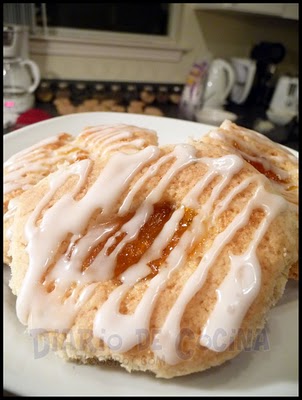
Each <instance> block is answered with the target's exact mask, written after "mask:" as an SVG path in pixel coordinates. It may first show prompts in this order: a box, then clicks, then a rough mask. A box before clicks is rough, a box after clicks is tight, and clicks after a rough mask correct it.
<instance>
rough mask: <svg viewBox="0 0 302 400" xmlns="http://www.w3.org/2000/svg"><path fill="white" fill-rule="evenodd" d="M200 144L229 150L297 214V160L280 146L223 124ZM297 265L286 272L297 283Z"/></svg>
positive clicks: (228, 123) (249, 131)
mask: <svg viewBox="0 0 302 400" xmlns="http://www.w3.org/2000/svg"><path fill="white" fill-rule="evenodd" d="M201 140H202V141H203V142H207V143H212V144H214V145H219V146H222V147H224V148H230V151H232V152H233V153H238V154H240V155H241V156H242V157H243V158H244V159H245V160H246V161H247V162H249V163H250V164H251V165H252V166H253V167H254V168H256V169H257V170H258V171H259V172H260V173H262V174H264V175H265V176H266V177H267V178H268V179H270V181H271V182H272V184H273V185H274V187H275V188H276V189H277V190H278V191H279V192H280V193H281V194H282V195H283V196H284V197H285V198H286V200H288V201H289V202H290V203H292V204H293V205H294V206H296V211H297V213H298V186H299V184H298V159H297V158H296V157H295V156H294V155H293V154H292V153H290V152H289V151H288V150H287V149H286V148H285V147H284V146H281V145H280V144H278V143H275V142H273V141H272V140H270V139H269V138H267V137H266V136H264V135H262V134H260V133H258V132H255V131H253V130H250V129H247V128H244V127H241V126H238V125H236V124H235V123H233V122H231V121H228V120H226V121H224V122H223V123H222V124H221V126H220V127H219V128H217V129H213V130H212V131H211V132H209V133H208V134H207V135H205V136H203V137H202V138H201ZM298 275H299V272H298V262H297V263H295V265H293V266H292V268H291V269H290V278H292V279H296V280H298Z"/></svg>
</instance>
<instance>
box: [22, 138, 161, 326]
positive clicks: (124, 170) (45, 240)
mask: <svg viewBox="0 0 302 400" xmlns="http://www.w3.org/2000/svg"><path fill="white" fill-rule="evenodd" d="M158 154H159V149H158V148H157V147H155V146H149V147H147V148H145V149H144V150H142V151H141V152H139V153H136V154H133V155H131V158H130V155H127V154H123V153H120V154H114V155H113V156H112V157H111V158H110V160H109V161H108V163H107V164H106V165H105V167H104V169H103V171H102V173H101V174H100V175H99V177H98V179H97V180H96V181H95V182H94V184H93V185H92V186H91V188H90V189H89V191H88V192H87V193H86V194H85V196H83V197H82V198H81V199H80V200H79V201H76V200H74V198H73V197H74V196H75V194H76V193H77V192H78V191H79V190H80V188H81V187H82V185H83V183H84V182H85V179H86V175H87V173H88V170H89V165H90V163H91V161H89V160H82V161H79V162H77V163H74V164H72V165H71V166H68V167H67V168H66V169H64V170H62V171H58V172H56V173H54V174H52V175H51V177H50V179H49V186H50V190H49V191H48V193H47V194H46V195H45V196H44V197H43V198H42V199H41V201H40V202H39V204H38V205H37V207H36V208H35V210H34V212H33V213H32V214H31V216H30V218H29V219H28V221H27V223H26V226H25V235H26V239H27V242H28V246H27V252H28V254H29V267H28V271H27V274H26V277H25V280H24V284H23V285H22V288H21V292H20V294H19V296H18V299H17V314H18V317H19V319H20V321H21V322H22V323H24V324H26V321H27V320H28V317H29V313H30V308H32V309H34V308H33V305H32V304H33V303H34V304H35V307H36V310H35V313H36V315H39V312H38V309H41V312H42V310H43V301H41V298H39V296H37V297H36V296H35V298H34V301H33V299H31V296H30V293H33V291H34V289H37V292H39V291H41V290H42V292H43V290H44V289H41V288H40V286H39V284H38V285H37V282H39V278H38V277H40V278H41V276H42V275H43V274H44V273H45V271H46V270H47V268H48V267H49V266H50V265H51V263H52V262H53V256H54V255H55V253H56V251H57V249H58V248H59V246H60V244H61V242H62V241H64V239H65V238H66V236H67V234H68V233H72V234H73V235H79V234H81V233H82V232H81V230H82V229H83V226H85V223H87V221H88V220H89V218H90V216H91V214H92V212H93V211H95V210H96V209H99V208H101V209H102V214H103V215H106V214H107V213H108V212H109V211H110V209H111V207H112V205H113V204H115V203H116V202H117V201H118V200H119V197H120V196H121V194H122V192H123V190H124V188H125V187H126V186H127V184H129V182H130V181H131V179H133V177H134V176H135V175H136V174H137V173H138V171H139V170H140V169H141V168H142V167H143V166H144V165H145V164H146V163H148V162H150V161H151V160H152V159H154V158H156V157H157V156H158ZM72 175H79V181H78V182H77V184H76V186H75V188H74V189H73V190H72V191H71V192H69V193H68V194H65V195H64V196H62V197H61V198H60V199H59V200H58V201H57V202H56V203H55V204H54V206H53V207H51V208H50V209H48V210H47V211H46V212H45V213H44V216H43V218H42V221H41V224H40V226H39V227H37V226H36V220H37V218H38V217H39V215H40V213H41V211H42V210H43V209H44V208H45V206H46V205H47V204H48V202H49V200H50V199H51V198H52V197H53V195H54V193H55V192H56V191H57V189H58V188H59V187H61V186H62V184H64V182H65V181H66V180H67V178H68V177H70V176H72ZM100 193H102V196H100V195H99V194H100ZM75 215H77V218H74V216H75ZM105 231H106V229H105ZM100 234H101V232H97V235H100ZM61 265H63V266H64V263H62V261H61ZM77 265H78V264H77ZM71 266H72V268H73V265H72V264H70V265H69V268H70V267H71ZM67 270H68V267H67ZM89 270H90V271H94V270H93V265H92V266H91V268H89ZM98 270H99V271H100V273H102V269H100V268H99V269H98ZM90 273H92V272H90ZM61 276H63V277H64V270H62V269H61V270H60V271H59V273H58V277H59V282H58V283H60V287H61V288H58V290H61V292H62V291H64V290H66V288H68V287H69V285H70V283H71V282H70V280H68V279H66V280H65V279H63V278H60V277H61ZM33 285H34V286H33ZM36 286H37V287H36ZM58 290H56V296H58V293H57V291H58ZM53 292H55V291H53ZM53 292H52V293H53ZM52 296H54V294H53V295H52ZM57 308H58V305H57ZM55 309H56V308H54V312H55ZM48 313H49V318H48V320H49V321H50V320H51V314H50V310H48ZM65 315H66V312H65V313H63V311H62V315H61V320H60V323H61V324H63V325H64V324H66V322H65ZM55 320H56V321H58V320H59V317H58V312H57V311H56V316H55ZM40 322H41V321H39V318H37V322H36V321H33V320H32V321H31V326H32V327H37V326H38V327H41V326H39V325H40ZM60 323H59V322H58V325H60ZM60 327H61V325H60ZM48 328H49V326H48ZM59 329H60V328H59Z"/></svg>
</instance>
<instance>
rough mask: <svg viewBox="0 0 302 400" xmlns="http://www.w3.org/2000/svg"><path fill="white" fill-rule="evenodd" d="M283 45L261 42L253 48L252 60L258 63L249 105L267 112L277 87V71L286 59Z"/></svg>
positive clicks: (248, 100)
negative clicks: (278, 66)
mask: <svg viewBox="0 0 302 400" xmlns="http://www.w3.org/2000/svg"><path fill="white" fill-rule="evenodd" d="M285 54H286V51H285V47H284V46H283V45H282V44H281V43H273V42H260V43H259V44H257V45H256V46H255V47H253V49H252V51H251V54H250V58H251V59H252V60H255V62H256V73H255V77H254V82H253V86H252V89H251V91H250V94H249V96H248V99H247V103H249V104H250V105H256V106H260V107H261V108H263V109H264V110H266V109H267V108H268V106H269V103H270V101H271V98H272V95H273V93H274V89H275V85H276V79H277V78H276V69H277V64H279V63H280V62H281V61H282V60H283V59H284V57H285Z"/></svg>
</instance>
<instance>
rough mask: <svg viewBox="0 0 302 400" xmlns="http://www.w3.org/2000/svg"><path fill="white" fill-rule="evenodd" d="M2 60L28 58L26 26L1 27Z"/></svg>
mask: <svg viewBox="0 0 302 400" xmlns="http://www.w3.org/2000/svg"><path fill="white" fill-rule="evenodd" d="M3 58H4V59H5V58H22V59H28V58H29V49H28V27H27V26H24V25H4V26H3Z"/></svg>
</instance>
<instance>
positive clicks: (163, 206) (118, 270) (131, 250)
mask: <svg viewBox="0 0 302 400" xmlns="http://www.w3.org/2000/svg"><path fill="white" fill-rule="evenodd" d="M174 210H175V206H174V205H173V204H172V203H170V202H163V203H158V204H155V205H154V209H153V213H152V214H151V216H150V217H149V219H148V220H147V222H146V223H145V224H144V226H142V228H141V229H140V230H139V232H138V235H137V237H136V239H134V240H132V241H131V242H128V243H126V244H125V245H124V246H123V248H122V249H121V250H120V251H119V253H118V254H117V256H116V267H115V270H114V276H113V279H114V278H117V277H118V276H119V275H120V274H122V273H123V272H124V271H126V270H127V269H128V268H129V267H131V266H132V265H134V264H136V263H137V262H139V260H140V259H141V257H142V256H143V255H144V253H145V252H146V251H147V250H148V249H149V247H151V245H152V244H153V242H154V240H155V238H156V237H157V236H158V234H159V233H160V231H161V230H162V229H163V227H164V225H165V224H166V223H167V222H168V221H169V219H170V218H171V216H172V213H173V212H174ZM195 215H196V213H195V211H194V210H192V209H190V208H186V209H185V211H184V215H183V217H182V219H181V220H180V222H179V224H178V226H177V228H176V229H175V233H174V235H173V237H172V239H171V240H170V242H169V243H168V245H167V246H166V247H165V249H164V251H163V253H162V256H161V257H160V258H158V259H156V260H152V261H150V262H149V263H148V266H149V267H150V269H151V274H150V275H149V277H148V278H150V277H151V276H154V275H156V274H157V273H158V270H159V268H160V266H161V265H162V264H163V263H164V261H165V260H166V258H167V257H168V255H169V254H170V253H171V251H172V250H173V249H174V247H175V246H176V245H177V243H178V242H179V240H180V238H181V236H182V235H183V233H184V232H185V231H186V230H187V229H188V227H189V226H190V225H191V223H192V221H193V218H194V216H195ZM132 217H133V213H132V214H129V215H127V216H125V217H123V218H121V219H120V220H119V221H118V227H117V229H116V230H115V232H112V235H114V234H116V233H117V232H118V231H119V229H121V227H122V225H123V224H124V223H125V222H127V221H129V220H130V219H131V218H132ZM125 236H126V232H120V233H118V234H117V236H116V238H115V242H114V244H112V245H111V246H110V247H109V248H108V249H107V251H106V256H110V254H111V253H112V252H113V251H114V250H115V248H116V247H117V246H118V245H119V243H120V242H121V241H122V240H123V239H124V237H125ZM106 240H108V238H107V239H106ZM104 246H105V241H104V242H101V243H99V244H98V245H97V246H96V247H95V248H94V249H92V250H91V252H90V253H89V254H88V256H87V257H86V259H85V261H84V263H83V265H82V272H84V271H85V270H86V269H87V268H89V266H90V265H91V264H92V262H93V261H94V260H95V258H96V257H97V255H98V254H99V252H100V251H101V250H102V249H103V248H104ZM100 268H102V266H101V265H100Z"/></svg>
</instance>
